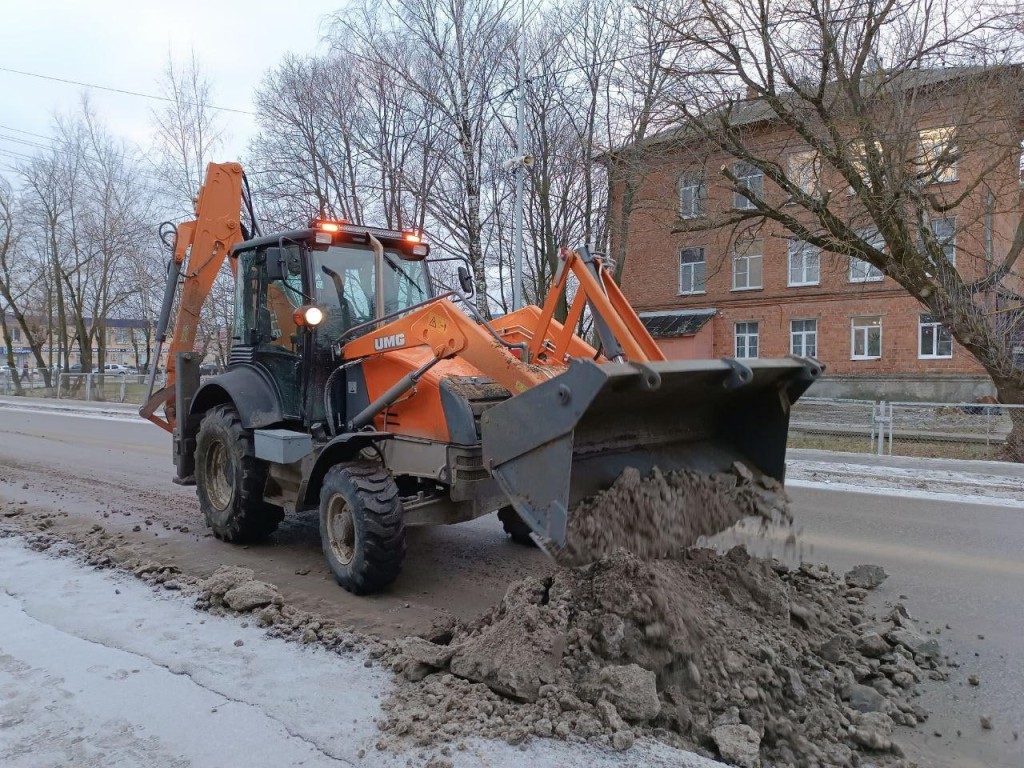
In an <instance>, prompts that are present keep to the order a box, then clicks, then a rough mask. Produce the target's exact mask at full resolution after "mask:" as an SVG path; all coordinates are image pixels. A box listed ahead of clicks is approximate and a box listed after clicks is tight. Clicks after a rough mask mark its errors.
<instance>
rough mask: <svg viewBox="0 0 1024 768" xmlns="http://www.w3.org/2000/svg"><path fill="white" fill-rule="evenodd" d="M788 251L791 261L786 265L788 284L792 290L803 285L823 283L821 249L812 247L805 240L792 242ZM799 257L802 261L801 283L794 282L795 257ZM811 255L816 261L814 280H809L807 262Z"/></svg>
mask: <svg viewBox="0 0 1024 768" xmlns="http://www.w3.org/2000/svg"><path fill="white" fill-rule="evenodd" d="M788 250H789V261H788V263H787V264H786V284H787V285H788V286H789V287H790V288H795V287H798V286H801V285H818V284H819V283H820V282H821V249H820V248H818V247H817V246H815V245H811V244H810V243H808V242H806V241H805V240H790V241H789V249H788ZM797 255H799V256H800V257H801V261H802V263H801V268H800V274H801V276H802V277H803V279H802V280H800V281H794V280H793V257H794V256H797ZM811 255H813V257H814V261H815V268H814V273H815V277H814V279H813V280H808V279H807V272H808V269H807V260H808V257H809V256H811Z"/></svg>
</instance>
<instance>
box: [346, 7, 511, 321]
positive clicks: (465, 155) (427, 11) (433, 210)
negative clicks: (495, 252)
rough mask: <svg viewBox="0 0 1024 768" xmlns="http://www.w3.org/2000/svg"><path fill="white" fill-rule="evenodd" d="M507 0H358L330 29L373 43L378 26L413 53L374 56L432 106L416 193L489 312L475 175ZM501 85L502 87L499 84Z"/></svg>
mask: <svg viewBox="0 0 1024 768" xmlns="http://www.w3.org/2000/svg"><path fill="white" fill-rule="evenodd" d="M513 7H514V4H513V3H512V0H445V2H442V3H440V4H438V3H435V2H432V1H431V0H386V2H385V3H384V5H383V8H384V9H385V11H386V12H387V17H386V18H385V19H384V20H383V22H381V23H378V24H377V25H375V26H374V27H371V26H369V25H367V24H365V23H363V20H364V19H366V18H380V17H379V16H378V15H377V14H376V13H374V12H373V11H371V10H368V8H367V7H366V6H364V7H362V8H361V9H357V11H356V12H349V13H347V14H343V15H340V16H339V17H338V19H337V23H336V29H335V32H334V34H333V36H332V39H333V42H334V44H335V46H336V47H338V48H340V49H349V48H351V47H352V41H356V42H358V43H359V44H360V45H361V47H362V50H364V51H373V50H374V49H375V45H376V41H377V40H378V39H379V38H380V36H381V35H380V34H379V33H378V34H374V35H370V34H369V33H368V30H369V29H375V28H376V29H382V31H384V32H385V33H387V34H390V35H392V36H394V38H395V39H397V40H400V41H402V44H403V45H404V46H406V47H408V48H409V49H410V50H411V51H412V52H413V55H411V56H406V57H403V58H402V59H400V60H398V61H394V60H390V59H387V58H385V57H380V58H379V61H380V62H381V63H382V64H384V65H386V66H387V67H388V70H389V71H390V73H391V75H392V76H393V77H394V78H396V79H397V80H398V82H400V83H401V85H402V86H403V87H404V88H406V89H408V90H410V91H412V92H414V93H416V94H417V95H418V96H419V97H420V98H421V99H422V100H423V102H424V103H425V104H427V105H429V107H430V109H431V112H432V113H434V114H436V116H437V117H436V125H437V127H438V128H439V129H440V133H441V135H439V136H438V145H436V151H435V152H434V154H433V159H434V162H436V163H437V164H438V165H439V166H440V171H439V175H438V178H437V183H436V184H434V185H433V186H432V187H431V194H430V196H429V198H426V199H425V200H424V204H425V205H426V206H427V210H428V212H429V215H430V217H431V218H432V219H433V221H434V222H435V225H436V227H437V228H438V229H439V230H440V232H439V233H440V234H442V235H443V237H442V244H443V245H445V246H447V247H452V246H455V247H456V248H457V249H458V250H460V251H462V252H463V253H464V254H465V256H466V257H467V258H468V259H469V262H470V264H471V265H472V266H473V270H474V272H475V279H476V289H477V290H476V302H477V309H478V310H479V311H480V312H481V313H482V314H483V315H484V316H489V315H490V307H489V304H488V299H487V287H488V286H487V265H486V263H485V254H484V248H483V244H484V219H485V218H486V215H487V214H486V212H484V210H483V207H484V200H483V197H482V195H483V175H484V168H483V165H484V162H483V156H484V147H485V137H486V135H487V131H488V128H489V126H490V125H491V124H492V122H493V120H494V117H493V111H492V110H491V109H490V103H491V101H493V100H494V98H495V97H496V96H497V95H499V94H500V93H501V92H502V87H503V86H504V83H503V82H502V80H501V73H502V71H503V67H502V64H501V62H502V60H503V59H504V58H505V57H506V56H509V55H510V54H511V51H512V42H513V41H514V39H515V36H514V34H513V33H514V27H513V26H512V24H511V21H510V20H511V18H512V9H513ZM506 90H507V89H506Z"/></svg>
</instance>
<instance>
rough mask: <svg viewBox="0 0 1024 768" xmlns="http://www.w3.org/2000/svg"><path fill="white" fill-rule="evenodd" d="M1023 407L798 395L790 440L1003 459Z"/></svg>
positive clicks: (835, 447)
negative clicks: (843, 398) (800, 396)
mask: <svg viewBox="0 0 1024 768" xmlns="http://www.w3.org/2000/svg"><path fill="white" fill-rule="evenodd" d="M1013 419H1018V420H1019V421H1020V423H1022V424H1024V406H1021V405H994V404H993V405H989V404H981V403H910V402H892V401H885V400H877V401H875V400H832V399H825V398H814V397H806V398H801V399H800V400H799V401H797V403H796V404H795V405H794V406H793V413H792V417H791V419H790V429H789V445H790V447H793V448H818V449H822V450H833V451H852V452H857V453H875V454H879V455H900V456H927V457H936V458H962V459H995V460H1000V459H1005V458H1009V457H1008V456H1007V451H1006V440H1007V437H1008V436H1009V434H1010V431H1011V430H1012V428H1013Z"/></svg>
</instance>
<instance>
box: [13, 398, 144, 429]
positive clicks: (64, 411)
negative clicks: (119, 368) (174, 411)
mask: <svg viewBox="0 0 1024 768" xmlns="http://www.w3.org/2000/svg"><path fill="white" fill-rule="evenodd" d="M4 411H14V412H16V413H59V414H61V415H63V416H71V417H75V418H86V419H108V420H110V421H125V422H131V423H134V424H149V422H148V421H146V420H145V419H143V418H142V417H141V416H139V407H138V406H137V405H131V404H129V403H107V404H91V403H77V402H74V401H61V400H53V399H49V398H35V397H17V398H14V397H4V398H0V413H3V412H4Z"/></svg>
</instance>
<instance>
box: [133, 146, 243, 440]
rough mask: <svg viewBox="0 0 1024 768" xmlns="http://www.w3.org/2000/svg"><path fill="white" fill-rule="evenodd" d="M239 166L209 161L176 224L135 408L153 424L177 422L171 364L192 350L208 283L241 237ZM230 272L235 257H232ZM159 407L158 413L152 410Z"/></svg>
mask: <svg viewBox="0 0 1024 768" xmlns="http://www.w3.org/2000/svg"><path fill="white" fill-rule="evenodd" d="M241 211H242V166H241V165H239V164H238V163H210V164H209V165H208V166H207V168H206V183H205V184H204V185H203V186H202V187H200V189H199V196H198V197H197V198H196V201H195V212H196V217H195V219H193V220H192V221H185V222H182V223H181V224H179V225H178V228H177V232H176V233H175V237H174V255H173V256H172V258H171V262H170V264H169V265H168V271H167V280H168V287H167V290H166V291H165V292H164V300H163V306H162V307H161V308H160V322H159V325H158V327H157V340H156V341H157V351H156V355H155V357H154V360H153V363H152V369H151V371H150V380H149V382H150V383H149V397H148V398H147V401H146V404H145V405H144V406H142V408H140V409H139V413H140V414H141V415H142V416H143V417H145V418H147V419H149V420H150V421H152V422H153V423H154V424H156V425H157V426H158V427H161V428H163V429H166V430H167V431H168V432H173V431H174V426H175V423H176V421H177V414H175V403H174V379H175V363H176V359H177V354H178V353H179V352H191V351H192V349H193V347H194V345H195V340H196V329H197V327H198V325H199V317H200V312H201V310H202V307H203V304H204V303H205V302H206V299H207V297H208V296H209V295H210V290H211V289H212V288H213V283H214V281H215V280H216V279H217V275H218V274H219V273H220V270H221V267H222V266H223V265H224V259H225V258H226V257H227V255H228V254H229V253H230V252H231V249H232V247H234V246H235V245H236V244H237V243H240V242H242V240H243V239H244V236H243V234H242V226H241V221H240V220H239V217H240V215H241ZM231 267H232V271H233V270H234V262H231ZM182 273H184V278H182V280H181V281H182V289H181V300H180V301H179V302H178V311H177V314H176V316H175V319H174V323H173V324H172V326H171V327H172V328H173V332H174V336H173V338H172V339H171V344H170V346H169V347H168V348H167V381H166V382H165V383H164V386H163V387H162V388H161V389H160V390H159V391H158V392H156V393H154V392H153V384H154V382H155V380H156V369H157V366H158V365H159V362H160V355H161V352H162V349H163V344H164V341H165V340H166V329H167V325H168V319H169V318H170V315H171V311H172V308H173V305H174V296H175V293H176V292H177V283H178V280H179V275H180V274H182ZM160 406H163V409H164V410H163V417H161V416H159V415H157V413H156V412H157V410H158V409H159V408H160Z"/></svg>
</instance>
